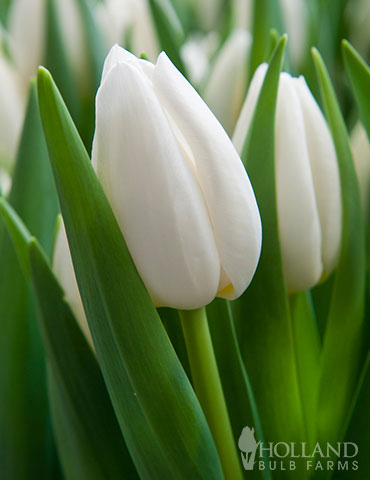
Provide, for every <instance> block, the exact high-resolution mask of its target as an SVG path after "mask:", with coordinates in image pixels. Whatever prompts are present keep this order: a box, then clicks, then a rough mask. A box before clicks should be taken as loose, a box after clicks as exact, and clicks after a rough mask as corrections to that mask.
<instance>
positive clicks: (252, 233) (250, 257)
mask: <svg viewBox="0 0 370 480" xmlns="http://www.w3.org/2000/svg"><path fill="white" fill-rule="evenodd" d="M152 81H153V86H154V89H155V91H156V93H157V95H158V97H159V98H160V100H161V102H162V104H163V105H164V106H165V108H166V110H168V112H169V114H170V115H171V117H172V118H173V120H174V121H175V123H176V124H177V126H178V128H179V130H180V131H181V133H182V135H183V137H184V138H185V140H186V142H187V143H188V145H189V147H190V149H191V151H192V154H193V157H194V159H195V163H196V169H197V173H198V178H199V183H200V185H201V188H202V191H203V195H204V198H205V201H206V203H207V207H208V211H209V215H210V217H211V221H212V225H213V230H214V234H215V239H216V244H217V249H218V252H219V255H220V259H221V265H222V268H223V270H224V273H225V274H226V276H227V277H228V279H229V280H230V282H231V285H229V288H228V289H227V291H223V292H220V295H222V296H225V297H227V298H236V297H237V296H239V295H240V294H241V293H242V292H243V291H244V290H245V289H246V288H247V286H248V284H249V282H250V281H251V279H252V277H253V274H254V271H255V269H256V266H257V262H258V259H259V255H260V248H261V223H260V216H259V211H258V207H257V204H256V200H255V197H254V192H253V190H252V187H251V184H250V182H249V178H248V175H247V174H246V171H245V169H244V167H243V164H242V162H241V160H240V158H239V156H238V154H237V152H236V150H235V148H234V146H233V145H232V143H231V140H230V139H229V137H228V136H227V134H226V132H225V130H224V129H223V128H222V126H221V125H220V123H219V122H218V120H217V119H216V117H215V116H214V115H213V113H212V112H211V111H210V110H209V108H208V107H207V105H206V104H205V103H204V101H203V100H202V99H201V98H200V96H199V95H198V94H197V92H196V91H195V90H194V89H193V87H192V86H191V85H190V84H189V83H188V82H187V81H186V80H185V78H184V77H183V76H182V75H181V73H180V72H179V71H178V70H177V69H176V68H175V67H174V66H173V64H172V63H171V62H170V60H169V59H168V57H167V56H166V55H165V54H164V53H162V54H161V55H160V56H159V59H158V62H157V65H156V67H155V69H154V72H153V75H152ZM220 287H221V288H222V287H223V285H222V283H221V285H220Z"/></svg>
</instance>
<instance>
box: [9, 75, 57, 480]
mask: <svg viewBox="0 0 370 480" xmlns="http://www.w3.org/2000/svg"><path fill="white" fill-rule="evenodd" d="M9 202H10V204H11V205H12V206H13V207H14V209H15V210H16V211H17V212H18V214H19V215H20V217H21V218H22V219H23V221H24V223H25V224H26V225H27V227H28V228H30V229H32V231H33V232H34V233H35V234H36V235H37V237H38V238H39V239H40V242H41V243H42V245H43V246H44V248H45V249H46V251H47V252H48V253H49V252H50V251H51V245H52V240H53V230H54V225H55V219H56V215H57V209H58V205H57V197H56V192H55V187H54V185H53V179H52V174H51V168H50V165H49V161H48V154H47V150H46V145H45V140H44V136H43V132H42V128H41V122H40V117H39V112H38V105H37V95H36V88H35V85H32V88H31V91H30V98H29V103H28V107H27V112H26V117H25V123H24V128H23V132H22V136H21V141H20V146H19V150H18V155H17V163H16V165H15V170H14V173H13V183H12V189H11V191H10V194H9ZM0 227H1V231H0V264H1V269H0V398H1V401H0V472H1V477H2V478H4V479H6V480H7V479H9V480H11V479H14V478H16V479H17V480H22V479H27V480H30V479H35V480H42V479H49V478H57V471H56V470H55V468H56V467H55V465H56V462H55V451H54V450H53V449H54V446H53V440H52V435H51V426H50V419H49V413H48V401H47V393H46V379H45V360H44V351H43V347H42V341H41V338H40V334H39V331H38V325H37V318H36V311H35V308H34V305H33V300H32V296H31V292H30V291H29V288H28V285H27V282H26V281H25V279H24V276H23V274H22V271H21V269H20V267H19V264H18V261H17V258H16V253H15V251H14V248H13V245H12V242H11V241H10V239H9V237H8V234H7V232H6V231H5V228H3V225H0ZM35 459H37V461H35Z"/></svg>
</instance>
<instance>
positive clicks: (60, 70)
mask: <svg viewBox="0 0 370 480" xmlns="http://www.w3.org/2000/svg"><path fill="white" fill-rule="evenodd" d="M45 9H46V12H47V15H46V42H45V44H46V47H45V63H44V64H45V66H46V67H47V68H48V69H49V70H51V71H52V72H53V75H54V77H55V78H56V80H57V82H58V83H59V84H60V85H62V87H61V90H62V94H63V97H64V98H65V99H66V103H67V105H68V108H69V109H70V111H71V114H72V117H73V119H74V121H75V122H77V124H78V125H79V124H80V123H81V116H82V112H81V103H80V99H79V95H78V88H76V85H75V82H74V79H73V72H72V66H71V65H70V63H69V62H68V58H67V53H66V51H65V48H64V44H63V39H62V33H61V29H60V24H59V20H58V14H57V7H56V0H46V2H45Z"/></svg>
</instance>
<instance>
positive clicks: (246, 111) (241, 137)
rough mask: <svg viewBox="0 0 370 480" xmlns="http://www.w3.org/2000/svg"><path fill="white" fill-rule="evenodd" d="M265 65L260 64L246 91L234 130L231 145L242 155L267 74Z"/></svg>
mask: <svg viewBox="0 0 370 480" xmlns="http://www.w3.org/2000/svg"><path fill="white" fill-rule="evenodd" d="M267 67H268V65H267V63H262V64H261V65H260V66H259V67H258V68H257V70H256V71H255V73H254V75H253V78H252V81H251V84H250V86H249V89H248V94H247V98H246V99H245V102H244V104H243V107H242V109H241V112H240V115H239V118H238V121H237V124H236V126H235V130H234V133H233V137H232V138H233V144H234V146H235V148H236V150H237V151H238V152H239V154H240V155H241V154H242V151H243V147H244V142H245V138H246V135H247V132H248V129H249V126H250V124H251V121H252V118H253V114H254V110H255V108H256V105H257V101H258V97H259V94H260V91H261V88H262V84H263V81H264V79H265V75H266V72H267Z"/></svg>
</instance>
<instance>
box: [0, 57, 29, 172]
mask: <svg viewBox="0 0 370 480" xmlns="http://www.w3.org/2000/svg"><path fill="white" fill-rule="evenodd" d="M25 103H26V95H25V92H24V90H23V88H22V85H21V78H20V75H19V73H18V71H17V69H16V68H15V66H14V65H12V64H11V63H10V61H9V60H8V59H7V58H5V56H4V55H3V54H2V53H1V51H0V169H1V168H3V169H5V170H6V171H9V170H10V168H11V166H12V164H13V161H14V159H15V155H16V152H17V147H18V143H19V136H20V133H21V129H22V124H23V118H24V109H25Z"/></svg>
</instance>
